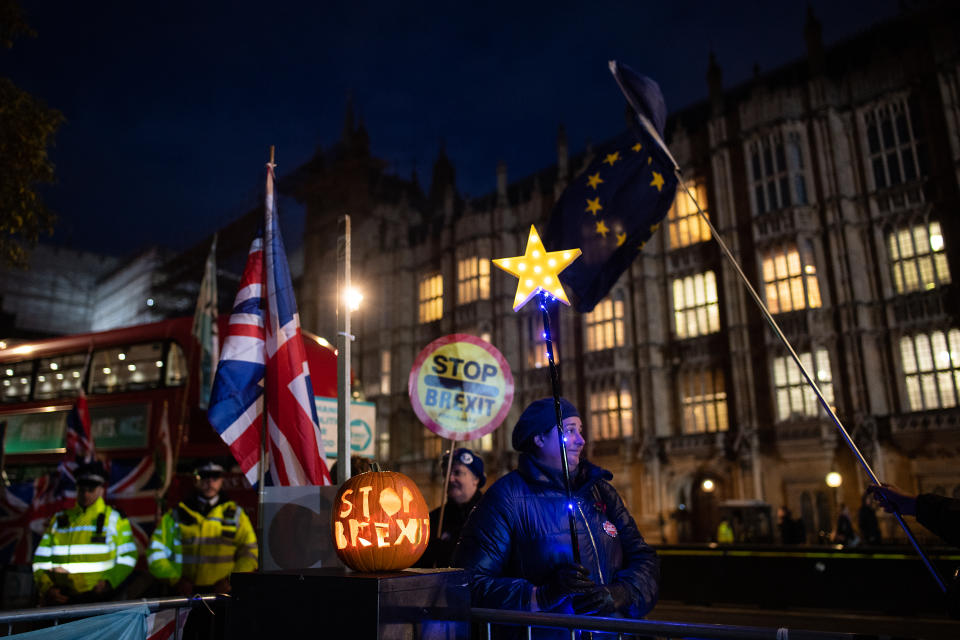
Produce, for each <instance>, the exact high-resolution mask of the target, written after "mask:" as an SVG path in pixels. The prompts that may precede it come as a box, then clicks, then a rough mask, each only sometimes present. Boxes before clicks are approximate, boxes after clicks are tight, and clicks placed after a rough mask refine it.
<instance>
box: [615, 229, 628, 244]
mask: <svg viewBox="0 0 960 640" xmlns="http://www.w3.org/2000/svg"><path fill="white" fill-rule="evenodd" d="M626 241H627V234H626V233H623V232H620V233H618V234H617V246H618V247H619V246H620V245H622V244H623V243H624V242H626Z"/></svg>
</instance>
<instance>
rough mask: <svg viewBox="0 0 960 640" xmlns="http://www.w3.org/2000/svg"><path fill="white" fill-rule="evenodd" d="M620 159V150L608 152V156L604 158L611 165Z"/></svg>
mask: <svg viewBox="0 0 960 640" xmlns="http://www.w3.org/2000/svg"><path fill="white" fill-rule="evenodd" d="M619 159H620V152H619V151H614V152H613V153H608V154H607V157H606V159H605V160H604V162H606V163H607V164H609V165H610V166H611V167H612V166H613V165H614V163H615V162H616V161H617V160H619Z"/></svg>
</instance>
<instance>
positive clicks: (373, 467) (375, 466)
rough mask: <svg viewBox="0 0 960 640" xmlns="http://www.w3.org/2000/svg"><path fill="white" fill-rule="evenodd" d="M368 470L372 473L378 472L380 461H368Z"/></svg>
mask: <svg viewBox="0 0 960 640" xmlns="http://www.w3.org/2000/svg"><path fill="white" fill-rule="evenodd" d="M370 471H373V472H374V473H380V463H379V462H377V461H376V460H374V461H373V462H371V463H370Z"/></svg>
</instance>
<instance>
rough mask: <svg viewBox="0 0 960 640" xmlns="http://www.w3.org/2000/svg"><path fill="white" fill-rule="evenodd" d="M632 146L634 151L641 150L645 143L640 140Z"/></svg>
mask: <svg viewBox="0 0 960 640" xmlns="http://www.w3.org/2000/svg"><path fill="white" fill-rule="evenodd" d="M630 148H631V149H633V150H634V151H640V149H643V145H642V144H640V143H639V142H638V143H637V144H635V145H633V146H632V147H630Z"/></svg>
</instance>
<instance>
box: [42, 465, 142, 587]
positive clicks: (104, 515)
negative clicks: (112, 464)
mask: <svg viewBox="0 0 960 640" xmlns="http://www.w3.org/2000/svg"><path fill="white" fill-rule="evenodd" d="M98 477H99V476H98ZM82 479H83V478H81V477H80V476H79V474H78V481H79V480H82ZM99 479H100V481H101V483H102V480H103V478H102V477H99ZM136 564H137V545H136V543H135V542H134V540H133V532H132V530H131V529H130V522H129V521H128V520H127V519H126V517H124V515H123V514H122V513H121V512H120V511H118V510H117V509H115V508H113V507H110V506H107V504H106V503H105V502H104V501H103V498H102V497H100V498H97V500H96V501H95V502H94V503H93V504H91V505H90V506H88V507H86V508H83V507H81V506H80V505H79V504H77V505H75V506H74V507H72V508H70V509H67V510H65V511H60V512H59V513H57V514H56V515H55V516H54V517H53V519H52V520H51V521H50V524H49V525H48V527H47V530H46V532H45V533H44V534H43V538H41V540H40V544H39V545H38V546H37V549H36V551H35V552H34V554H33V575H34V580H35V582H36V585H37V592H38V594H39V596H40V599H41V600H43V598H44V597H45V596H46V594H47V592H48V591H49V590H50V588H51V587H57V588H58V589H59V591H60V592H61V593H62V594H63V595H64V596H66V597H67V598H68V599H69V600H70V601H72V602H84V601H92V600H97V599H102V598H103V594H97V593H96V592H95V591H94V588H95V587H96V586H97V584H98V583H99V582H100V581H101V580H106V581H107V583H108V584H109V586H110V589H111V590H112V589H116V588H117V587H119V586H120V584H121V583H122V582H123V581H124V580H126V578H127V576H129V575H130V572H131V571H133V568H134V566H135V565H136Z"/></svg>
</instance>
